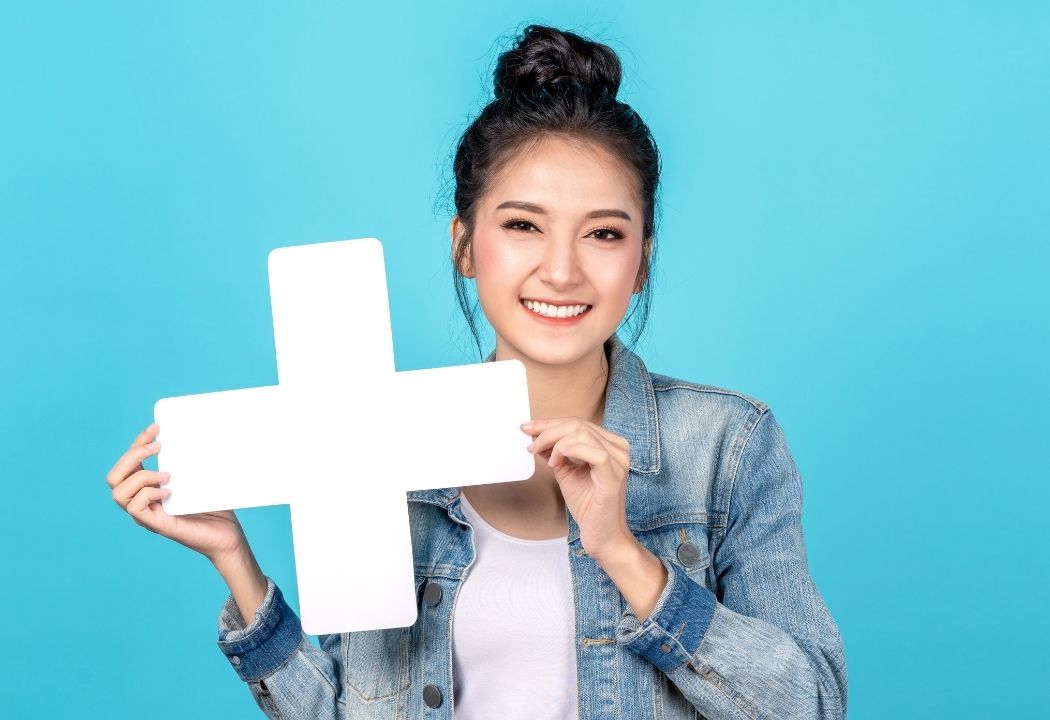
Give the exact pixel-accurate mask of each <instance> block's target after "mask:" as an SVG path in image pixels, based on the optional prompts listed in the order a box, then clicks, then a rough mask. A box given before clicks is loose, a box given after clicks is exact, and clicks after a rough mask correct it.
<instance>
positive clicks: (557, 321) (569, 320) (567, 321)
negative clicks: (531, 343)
mask: <svg viewBox="0 0 1050 720" xmlns="http://www.w3.org/2000/svg"><path fill="white" fill-rule="evenodd" d="M535 299H536V298H529V300H535ZM537 302H544V301H543V300H537ZM550 304H552V303H548V305H550ZM564 304H565V305H590V303H564ZM518 306H519V307H521V309H522V310H524V311H525V312H527V313H528V314H529V317H531V318H532V319H534V320H536V321H537V322H541V323H546V324H548V325H575V324H576V323H578V322H580V321H581V320H582V319H583V318H585V317H587V316H588V315H590V313H591V310H593V309H594V306H593V305H592V306H591V307H589V308H587V309H586V310H584V311H583V312H582V313H580V314H579V315H574V316H573V317H563V318H549V317H547V316H546V315H540V314H539V313H534V312H532V310H529V309H528V308H527V307H525V298H522V299H520V300H519V301H518Z"/></svg>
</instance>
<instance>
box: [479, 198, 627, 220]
mask: <svg viewBox="0 0 1050 720" xmlns="http://www.w3.org/2000/svg"><path fill="white" fill-rule="evenodd" d="M505 208H517V209H518V210H528V211H529V212H534V213H538V214H540V215H546V214H547V211H546V210H544V209H543V208H542V207H540V206H539V205H536V204H534V203H530V202H523V201H521V200H507V201H506V202H503V203H500V204H499V205H497V206H496V209H497V210H503V209H505ZM584 217H585V218H600V217H618V218H623V219H624V220H626V221H627V222H631V216H630V215H628V214H627V213H626V212H624V211H623V210H617V209H616V208H604V209H602V210H591V211H590V212H589V213H587V214H586V215H584Z"/></svg>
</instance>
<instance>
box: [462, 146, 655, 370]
mask: <svg viewBox="0 0 1050 720" xmlns="http://www.w3.org/2000/svg"><path fill="white" fill-rule="evenodd" d="M636 186H637V181H636V180H635V178H634V177H633V174H632V173H631V171H630V170H629V169H628V168H627V167H626V166H625V165H624V164H623V163H622V162H621V161H619V160H618V159H617V158H616V157H614V156H613V155H611V154H610V153H609V152H608V151H606V150H605V149H604V148H602V147H601V146H599V145H596V144H593V143H587V142H585V141H582V140H577V139H567V138H563V137H557V136H548V137H545V138H544V139H542V140H540V141H539V142H538V143H537V144H535V145H534V146H531V147H528V149H526V150H525V151H523V152H519V153H518V154H517V155H516V156H515V157H513V158H512V159H511V161H510V162H509V163H507V164H506V165H505V166H504V167H503V168H501V172H500V173H499V174H498V176H497V178H496V179H495V181H494V182H493V183H492V185H491V187H490V188H489V189H488V191H487V192H486V194H485V196H484V197H483V198H482V199H481V201H480V202H479V203H478V206H477V210H476V214H475V224H474V232H473V246H472V248H471V257H470V258H469V259H468V267H466V268H461V271H462V272H463V274H464V275H466V276H467V277H474V278H475V282H476V286H477V291H478V300H479V302H480V303H481V307H482V310H483V311H484V313H485V315H486V317H487V318H488V320H489V322H490V323H491V324H492V327H493V329H494V330H495V332H496V350H497V355H498V357H500V358H501V359H503V358H513V357H518V358H522V359H525V358H527V359H530V360H532V361H533V362H537V363H542V364H549V365H562V364H567V363H572V362H575V361H577V360H580V359H583V358H585V357H586V356H588V355H589V354H591V353H593V352H595V350H596V349H598V348H600V347H601V346H602V343H603V342H604V341H605V339H606V338H608V337H609V336H610V335H612V333H613V332H614V331H615V330H616V328H617V327H618V326H619V324H620V322H621V321H622V320H623V317H624V314H625V313H626V312H627V307H628V305H629V303H630V300H631V295H632V294H633V293H635V292H638V291H639V290H640V288H641V281H642V280H643V279H644V278H643V277H642V276H641V275H640V273H641V265H642V261H643V238H642V208H641V205H640V202H639V198H638V191H637V189H636ZM451 230H452V236H453V240H455V238H456V237H457V236H458V234H459V233H460V232H462V230H463V226H462V224H461V223H460V222H459V219H458V218H455V219H453V223H452V228H451ZM526 301H527V302H526ZM532 301H539V302H545V303H547V305H548V308H547V313H554V314H557V315H560V316H564V317H559V318H556V319H552V318H549V317H546V316H544V315H543V314H541V313H542V308H536V306H535V305H533V302H532ZM529 305H533V309H530V307H529ZM551 305H553V306H555V307H554V308H553V309H552V308H551V307H550V306H551ZM579 305H584V306H586V309H585V310H584V311H583V312H582V313H581V314H579V315H577V316H576V317H570V316H571V315H572V314H573V312H575V311H578V310H579V308H578V307H573V306H579ZM537 310H539V311H540V312H537Z"/></svg>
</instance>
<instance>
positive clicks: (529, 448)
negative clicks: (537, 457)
mask: <svg viewBox="0 0 1050 720" xmlns="http://www.w3.org/2000/svg"><path fill="white" fill-rule="evenodd" d="M534 447H536V443H529V444H528V447H526V448H525V449H526V450H528V451H529V452H532V449H533V448H534Z"/></svg>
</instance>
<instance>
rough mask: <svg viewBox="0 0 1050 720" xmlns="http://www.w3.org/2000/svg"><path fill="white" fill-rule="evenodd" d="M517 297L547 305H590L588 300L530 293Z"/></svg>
mask: <svg viewBox="0 0 1050 720" xmlns="http://www.w3.org/2000/svg"><path fill="white" fill-rule="evenodd" d="M518 299H519V300H532V301H534V302H541V303H547V304H548V305H590V303H589V302H584V301H583V300H551V299H549V298H542V297H532V296H531V295H523V296H522V297H520V298H518Z"/></svg>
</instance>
